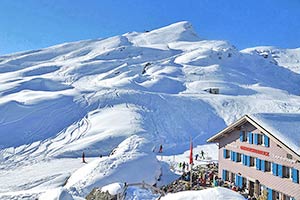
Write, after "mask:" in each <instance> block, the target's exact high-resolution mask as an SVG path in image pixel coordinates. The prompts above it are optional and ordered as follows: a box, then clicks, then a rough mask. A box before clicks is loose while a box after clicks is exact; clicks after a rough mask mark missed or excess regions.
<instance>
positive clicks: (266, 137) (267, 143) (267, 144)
mask: <svg viewBox="0 0 300 200" xmlns="http://www.w3.org/2000/svg"><path fill="white" fill-rule="evenodd" d="M264 143H265V146H266V147H270V138H269V137H268V136H266V135H264Z"/></svg>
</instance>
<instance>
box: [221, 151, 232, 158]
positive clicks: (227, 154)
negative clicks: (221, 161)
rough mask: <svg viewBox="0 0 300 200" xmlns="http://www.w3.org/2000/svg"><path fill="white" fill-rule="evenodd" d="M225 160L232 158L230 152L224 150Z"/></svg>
mask: <svg viewBox="0 0 300 200" xmlns="http://www.w3.org/2000/svg"><path fill="white" fill-rule="evenodd" d="M223 158H225V159H226V158H230V151H229V150H227V149H223Z"/></svg>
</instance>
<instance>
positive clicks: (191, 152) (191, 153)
mask: <svg viewBox="0 0 300 200" xmlns="http://www.w3.org/2000/svg"><path fill="white" fill-rule="evenodd" d="M190 164H193V142H192V140H191V144H190Z"/></svg>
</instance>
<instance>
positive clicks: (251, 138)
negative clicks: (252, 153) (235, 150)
mask: <svg viewBox="0 0 300 200" xmlns="http://www.w3.org/2000/svg"><path fill="white" fill-rule="evenodd" d="M248 137H249V144H253V133H251V132H249V133H248Z"/></svg>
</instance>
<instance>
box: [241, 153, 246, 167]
mask: <svg viewBox="0 0 300 200" xmlns="http://www.w3.org/2000/svg"><path fill="white" fill-rule="evenodd" d="M242 163H243V165H246V164H245V155H244V154H242Z"/></svg>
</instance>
